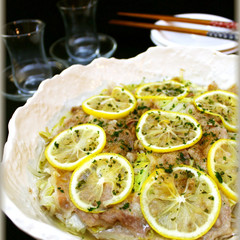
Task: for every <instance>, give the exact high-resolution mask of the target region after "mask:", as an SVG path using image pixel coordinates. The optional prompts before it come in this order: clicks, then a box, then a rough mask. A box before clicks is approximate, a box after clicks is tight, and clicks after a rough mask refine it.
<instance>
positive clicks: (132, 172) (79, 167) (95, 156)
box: [69, 153, 134, 213]
mask: <svg viewBox="0 0 240 240" xmlns="http://www.w3.org/2000/svg"><path fill="white" fill-rule="evenodd" d="M106 156H108V157H109V158H110V157H113V156H114V157H115V158H118V159H119V158H120V159H121V161H123V162H124V164H125V166H127V167H128V170H130V171H129V174H130V177H129V179H130V180H131V183H130V184H128V185H127V186H128V189H127V191H125V193H124V194H123V193H121V194H123V196H122V197H118V198H117V200H115V201H114V202H112V203H110V204H108V206H112V205H116V204H118V203H120V202H122V201H124V200H125V199H126V198H127V197H128V196H129V194H130V193H131V191H132V188H133V184H134V170H133V168H132V165H131V164H130V162H129V161H128V160H127V159H126V158H125V157H123V156H121V155H119V154H116V153H100V154H95V155H92V156H89V157H87V158H86V159H84V160H83V161H82V162H81V163H80V164H79V166H78V167H77V168H76V169H75V170H74V172H73V174H72V176H71V179H70V184H69V196H70V199H71V201H72V202H73V204H74V205H75V206H76V207H77V208H78V209H80V210H82V211H84V212H87V213H89V210H88V209H89V208H91V207H94V206H92V205H91V204H88V205H87V204H85V206H86V207H82V206H81V205H79V203H77V201H76V200H75V197H74V196H73V194H72V191H71V189H72V188H73V189H74V187H75V185H73V182H74V178H75V174H77V173H78V171H79V170H80V169H81V168H82V167H83V166H84V165H85V164H86V166H85V169H86V168H87V167H89V166H90V165H91V161H92V159H93V158H94V159H96V158H100V157H106ZM121 163H122V162H121ZM81 202H82V201H81ZM104 211H105V210H99V209H94V210H92V211H91V213H101V212H104Z"/></svg>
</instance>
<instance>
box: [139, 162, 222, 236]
mask: <svg viewBox="0 0 240 240" xmlns="http://www.w3.org/2000/svg"><path fill="white" fill-rule="evenodd" d="M179 168H185V169H187V170H191V171H192V172H193V171H194V175H195V176H198V177H199V176H202V177H203V176H204V177H205V178H206V179H208V181H209V182H210V183H211V184H212V186H213V189H214V190H215V194H216V195H214V196H218V198H217V204H216V205H215V206H217V207H215V212H214V213H215V216H214V218H213V219H212V220H211V223H210V224H209V226H208V227H206V229H204V230H202V231H201V232H200V233H199V234H195V235H193V234H191V235H190V234H187V235H190V236H186V235H185V236H183V234H180V233H179V231H173V230H167V233H165V232H163V229H165V228H163V227H161V230H159V228H158V227H156V226H155V224H153V223H152V222H151V221H150V220H149V219H148V214H147V213H146V211H145V206H146V204H145V203H143V200H142V199H143V197H144V194H143V191H144V189H145V188H147V189H149V187H148V186H146V185H147V184H148V183H149V182H150V180H151V178H152V177H153V176H154V175H155V174H156V171H154V172H153V173H152V174H151V175H150V176H149V177H148V178H147V180H146V181H145V182H144V183H143V186H142V190H141V195H140V205H141V210H142V213H143V216H144V218H145V219H146V221H147V222H148V224H149V225H150V226H151V228H152V229H154V230H155V231H156V232H157V233H158V234H160V235H161V236H163V237H166V238H174V239H186V240H190V239H198V238H200V237H201V236H203V235H204V234H206V233H207V232H208V231H209V230H210V229H211V228H212V226H213V225H214V224H215V222H216V221H217V218H218V216H219V214H220V210H221V195H220V192H219V190H218V186H217V184H216V183H215V181H214V180H213V179H211V177H210V176H208V175H207V174H206V173H204V172H202V171H199V170H198V169H195V168H193V167H190V166H186V165H181V166H177V167H175V168H174V169H173V170H176V169H179ZM159 170H160V171H162V172H163V170H162V169H158V170H157V171H158V172H160V171H159ZM198 173H200V174H198ZM196 174H197V175H196ZM214 199H215V198H214ZM173 233H174V234H173Z"/></svg>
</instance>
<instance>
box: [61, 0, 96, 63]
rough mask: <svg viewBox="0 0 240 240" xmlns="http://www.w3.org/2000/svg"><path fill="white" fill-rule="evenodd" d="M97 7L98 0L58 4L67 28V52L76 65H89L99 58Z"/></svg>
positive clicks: (76, 0) (63, 1) (67, 1)
mask: <svg viewBox="0 0 240 240" xmlns="http://www.w3.org/2000/svg"><path fill="white" fill-rule="evenodd" d="M96 6H97V0H62V1H60V2H58V3H57V7H58V9H59V11H60V13H61V15H62V18H63V21H64V26H65V32H66V41H65V46H66V50H67V53H68V55H69V56H70V58H71V59H72V61H73V62H75V63H81V64H88V63H90V62H91V61H92V60H93V59H94V58H97V57H99V43H98V36H97V32H96V24H95V15H96Z"/></svg>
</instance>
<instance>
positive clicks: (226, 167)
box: [207, 139, 238, 202]
mask: <svg viewBox="0 0 240 240" xmlns="http://www.w3.org/2000/svg"><path fill="white" fill-rule="evenodd" d="M237 155H238V153H237V141H236V140H231V139H219V140H218V141H216V142H215V143H214V144H213V145H212V146H211V148H210V150H209V152H208V157H207V169H208V172H209V175H210V176H211V177H212V178H213V179H214V180H215V182H216V183H217V185H218V187H219V188H220V189H221V190H222V192H223V193H224V194H225V195H226V196H227V197H228V198H229V199H230V200H232V201H235V202H237V201H238V194H237V175H238V173H237V169H238V162H237Z"/></svg>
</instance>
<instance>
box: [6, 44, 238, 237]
mask: <svg viewBox="0 0 240 240" xmlns="http://www.w3.org/2000/svg"><path fill="white" fill-rule="evenodd" d="M237 59H238V57H237V56H236V55H229V56H227V55H224V54H222V53H219V52H215V51H212V50H208V49H203V48H182V47H166V48H161V47H153V48H150V49H148V50H147V51H146V52H145V53H142V54H140V55H138V56H136V57H135V58H132V59H126V60H119V59H114V58H111V59H104V58H100V59H96V60H94V61H93V62H92V63H91V64H90V65H88V66H82V65H73V66H71V67H69V68H68V69H66V70H64V71H63V72H62V73H61V74H60V75H56V76H54V77H53V78H51V79H47V80H45V81H44V82H43V83H42V84H41V85H40V87H39V90H38V91H37V92H36V93H35V94H34V96H33V97H31V98H29V99H28V101H27V103H26V104H25V105H24V106H23V107H21V108H19V109H17V110H16V112H15V113H14V115H13V117H12V119H11V120H10V122H9V136H8V140H7V143H6V144H5V147H4V156H3V164H2V167H3V168H2V169H3V180H4V186H3V211H4V212H5V213H6V215H7V216H8V217H9V218H10V219H11V220H12V221H13V222H14V223H15V224H16V225H17V226H18V227H19V228H20V229H22V230H23V231H26V232H27V233H28V234H30V235H31V236H33V237H35V238H37V239H48V240H53V239H54V240H55V239H60V240H61V239H65V240H68V239H69V240H70V239H71V240H74V239H79V237H77V236H73V235H71V234H70V233H67V232H64V231H63V230H61V229H59V228H58V227H56V226H55V225H54V223H53V222H52V221H51V220H50V219H48V218H47V216H46V215H45V214H44V213H43V212H42V211H41V210H40V206H39V204H38V201H37V193H36V188H35V185H34V180H35V179H34V176H33V175H32V174H31V171H30V170H29V169H32V168H34V166H35V164H36V162H37V160H38V155H39V153H40V151H41V149H42V147H43V145H44V143H43V141H42V140H41V138H40V136H39V132H40V131H42V130H44V129H45V128H46V127H49V128H52V127H53V126H54V124H55V123H56V122H57V121H58V120H59V119H60V118H61V116H62V115H64V114H65V113H66V112H67V111H69V110H70V109H71V107H72V106H76V105H79V104H80V103H81V102H82V101H83V100H85V99H86V98H88V97H90V96H92V95H94V94H96V93H98V92H99V91H100V90H102V89H104V88H106V87H107V86H109V85H118V84H121V83H123V84H129V83H130V82H132V83H136V82H139V81H141V80H142V79H143V78H148V79H154V78H159V77H160V78H161V77H169V78H171V77H175V76H179V75H180V74H183V75H184V78H185V79H188V80H191V81H192V82H194V83H196V84H200V85H208V84H209V83H211V82H212V81H216V82H217V84H218V85H219V87H220V88H222V89H228V88H229V87H231V86H232V85H233V84H234V83H236V81H237V76H236V69H237ZM223 66H224V68H223ZM203 79H204V80H203ZM26 126H27V127H26Z"/></svg>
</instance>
